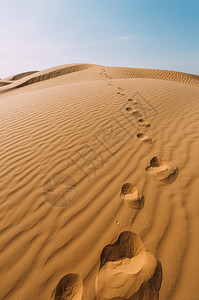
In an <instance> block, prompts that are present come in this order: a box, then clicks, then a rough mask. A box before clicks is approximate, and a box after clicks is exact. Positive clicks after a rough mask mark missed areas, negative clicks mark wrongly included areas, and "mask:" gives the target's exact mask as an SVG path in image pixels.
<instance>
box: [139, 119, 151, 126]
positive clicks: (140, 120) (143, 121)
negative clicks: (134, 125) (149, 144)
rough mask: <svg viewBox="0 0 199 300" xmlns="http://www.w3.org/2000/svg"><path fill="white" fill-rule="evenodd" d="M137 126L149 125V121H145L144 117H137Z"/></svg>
mask: <svg viewBox="0 0 199 300" xmlns="http://www.w3.org/2000/svg"><path fill="white" fill-rule="evenodd" d="M138 122H139V127H150V123H149V122H147V121H145V120H144V119H139V120H138Z"/></svg>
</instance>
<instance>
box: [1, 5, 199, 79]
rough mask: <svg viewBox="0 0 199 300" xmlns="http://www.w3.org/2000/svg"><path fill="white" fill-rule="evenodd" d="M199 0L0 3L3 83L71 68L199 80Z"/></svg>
mask: <svg viewBox="0 0 199 300" xmlns="http://www.w3.org/2000/svg"><path fill="white" fill-rule="evenodd" d="M198 16H199V0H187V1H184V0H173V1H171V0H34V1H28V0H18V1H17V0H0V26H1V35H0V78H4V77H6V76H9V75H12V74H16V73H20V72H24V71H30V70H42V69H46V68H49V67H53V66H57V65H63V64H69V63H81V62H83V63H94V64H100V65H108V66H126V67H135V68H157V69H168V70H176V71H182V72H187V73H194V74H198V75H199V30H198V29H199V17H198Z"/></svg>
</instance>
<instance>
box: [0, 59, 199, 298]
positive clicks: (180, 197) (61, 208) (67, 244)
mask: <svg viewBox="0 0 199 300" xmlns="http://www.w3.org/2000/svg"><path fill="white" fill-rule="evenodd" d="M198 128H199V76H197V75H192V74H186V73H181V72H174V71H166V70H152V69H151V70H150V69H133V68H120V67H103V66H99V65H91V64H73V65H63V66H59V67H55V68H51V69H47V70H44V71H39V72H36V71H35V72H26V73H23V74H17V75H14V76H10V77H8V78H4V79H1V80H0V162H1V163H0V299H1V300H14V299H16V300H27V299H28V300H47V299H49V300H50V299H53V300H58V299H73V300H81V299H83V300H94V299H98V300H99V299H100V300H102V299H104V300H105V299H106V300H107V299H120V300H121V299H128V300H130V299H131V300H134V299H136V300H139V299H145V300H146V299H149V300H150V299H162V300H164V299H168V300H171V299H172V300H178V299H181V300H196V299H199V286H198V283H199V272H198V270H199V256H198V253H199V239H198V237H199V201H198V195H199V157H198V152H199V130H198Z"/></svg>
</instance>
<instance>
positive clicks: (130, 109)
mask: <svg viewBox="0 0 199 300" xmlns="http://www.w3.org/2000/svg"><path fill="white" fill-rule="evenodd" d="M126 111H128V112H129V113H132V114H133V115H134V116H135V117H137V118H140V117H141V116H142V115H141V114H140V113H139V112H138V111H137V110H136V109H134V108H132V107H126Z"/></svg>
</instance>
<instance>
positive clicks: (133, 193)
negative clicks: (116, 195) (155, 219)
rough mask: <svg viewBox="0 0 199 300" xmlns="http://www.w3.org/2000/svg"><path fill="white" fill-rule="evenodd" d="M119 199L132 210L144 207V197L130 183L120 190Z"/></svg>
mask: <svg viewBox="0 0 199 300" xmlns="http://www.w3.org/2000/svg"><path fill="white" fill-rule="evenodd" d="M120 199H121V200H123V201H124V203H125V204H126V205H127V206H128V207H130V208H134V209H142V208H143V206H144V197H143V195H142V194H141V193H140V192H139V191H138V189H137V188H136V186H133V185H132V183H124V184H123V186H122V188H121V193H120Z"/></svg>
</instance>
